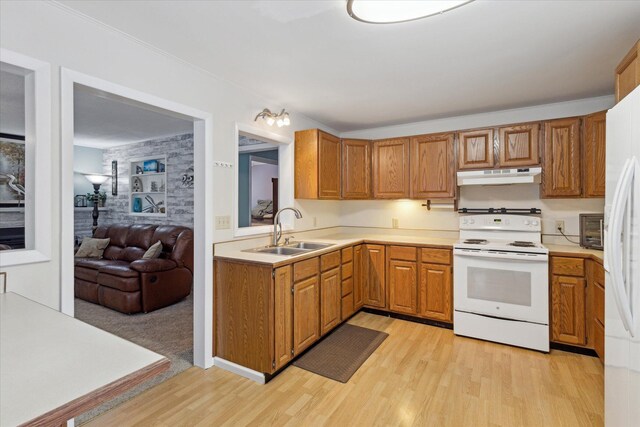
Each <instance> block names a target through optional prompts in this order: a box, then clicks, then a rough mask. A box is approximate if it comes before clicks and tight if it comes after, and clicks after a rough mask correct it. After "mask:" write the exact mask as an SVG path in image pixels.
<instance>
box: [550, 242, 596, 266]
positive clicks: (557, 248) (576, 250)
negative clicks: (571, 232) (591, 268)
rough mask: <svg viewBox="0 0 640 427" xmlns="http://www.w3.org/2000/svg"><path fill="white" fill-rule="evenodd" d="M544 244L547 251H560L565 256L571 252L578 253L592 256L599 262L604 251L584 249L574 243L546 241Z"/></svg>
mask: <svg viewBox="0 0 640 427" xmlns="http://www.w3.org/2000/svg"><path fill="white" fill-rule="evenodd" d="M544 246H545V247H546V248H547V249H549V252H551V253H554V252H555V253H558V252H560V253H562V254H566V255H567V256H569V255H571V254H574V255H580V256H589V257H592V258H596V259H598V260H600V261H601V262H602V261H604V252H603V251H599V250H597V249H585V248H582V247H580V246H575V245H553V244H547V243H544Z"/></svg>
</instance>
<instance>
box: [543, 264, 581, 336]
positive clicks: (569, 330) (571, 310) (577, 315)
mask: <svg viewBox="0 0 640 427" xmlns="http://www.w3.org/2000/svg"><path fill="white" fill-rule="evenodd" d="M585 284H586V283H585V279H583V278H579V277H569V276H556V275H554V276H553V279H552V283H551V336H552V339H553V341H557V342H562V343H566V344H575V345H585V344H586V322H585V321H586V319H585V317H586V312H585V309H586V307H585V290H586V286H585Z"/></svg>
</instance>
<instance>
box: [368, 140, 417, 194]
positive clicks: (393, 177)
mask: <svg viewBox="0 0 640 427" xmlns="http://www.w3.org/2000/svg"><path fill="white" fill-rule="evenodd" d="M372 164H373V166H372V169H373V173H372V180H373V197H374V198H376V199H402V198H408V197H409V193H410V191H409V138H394V139H384V140H379V141H373V143H372Z"/></svg>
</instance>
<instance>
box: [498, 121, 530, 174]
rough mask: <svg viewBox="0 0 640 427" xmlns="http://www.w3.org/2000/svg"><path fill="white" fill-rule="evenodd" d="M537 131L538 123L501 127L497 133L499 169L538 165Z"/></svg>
mask: <svg viewBox="0 0 640 427" xmlns="http://www.w3.org/2000/svg"><path fill="white" fill-rule="evenodd" d="M539 130H540V124H539V123H528V124H523V125H515V126H505V127H501V128H500V130H499V131H498V133H499V134H500V142H499V153H500V167H513V166H531V165H538V164H540V154H539V148H538V141H539V139H538V138H539V137H538V132H539Z"/></svg>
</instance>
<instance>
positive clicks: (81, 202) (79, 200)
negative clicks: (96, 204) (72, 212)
mask: <svg viewBox="0 0 640 427" xmlns="http://www.w3.org/2000/svg"><path fill="white" fill-rule="evenodd" d="M73 202H74V203H73V205H74V206H75V207H76V208H86V207H87V196H85V195H83V194H76V197H74V199H73Z"/></svg>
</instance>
